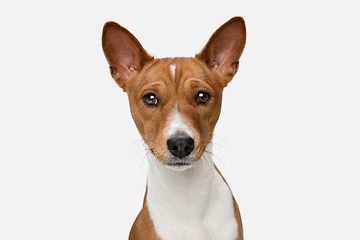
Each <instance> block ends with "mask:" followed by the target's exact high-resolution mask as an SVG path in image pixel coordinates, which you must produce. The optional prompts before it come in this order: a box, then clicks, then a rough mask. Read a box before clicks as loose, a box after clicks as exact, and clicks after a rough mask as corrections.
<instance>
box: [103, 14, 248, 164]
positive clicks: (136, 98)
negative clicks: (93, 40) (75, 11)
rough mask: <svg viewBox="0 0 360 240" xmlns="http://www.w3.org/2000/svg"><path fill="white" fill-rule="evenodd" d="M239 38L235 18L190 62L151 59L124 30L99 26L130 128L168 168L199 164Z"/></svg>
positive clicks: (241, 27) (242, 34)
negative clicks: (125, 97) (126, 104)
mask: <svg viewBox="0 0 360 240" xmlns="http://www.w3.org/2000/svg"><path fill="white" fill-rule="evenodd" d="M245 40H246V28H245V23H244V20H243V19H242V18H241V17H235V18H232V19H230V20H229V21H228V22H226V23H225V24H224V25H222V26H221V27H220V28H219V29H218V30H217V31H216V32H215V33H214V34H213V35H212V36H211V37H210V39H209V41H208V42H207V44H206V45H205V47H204V48H203V49H202V51H201V52H200V53H198V54H197V55H196V56H195V57H194V58H163V59H154V57H152V56H150V55H149V54H148V53H147V52H146V51H145V49H144V48H143V47H142V46H141V44H140V42H139V41H138V40H137V39H136V38H135V37H134V36H133V35H132V34H131V33H130V32H129V31H127V30H126V29H125V28H123V27H121V26H120V25H118V24H117V23H115V22H108V23H106V24H105V26H104V29H103V35H102V46H103V51H104V54H105V57H106V59H107V61H108V63H109V66H110V73H111V76H112V77H113V78H114V80H115V82H116V83H117V84H118V85H119V86H120V87H121V88H122V89H123V90H124V91H125V92H126V93H127V94H128V98H129V103H130V109H131V114H132V117H133V119H134V122H135V124H136V127H137V129H138V131H139V133H140V135H141V136H142V138H143V139H144V141H145V143H146V144H147V146H148V148H149V150H150V151H151V152H152V154H153V155H154V156H155V157H156V158H157V160H158V161H160V162H161V163H163V164H166V165H168V166H171V167H173V168H185V167H191V165H192V164H193V163H195V162H197V161H199V159H200V158H201V156H202V155H203V153H204V151H205V150H206V147H207V145H208V144H209V143H210V141H211V139H212V135H213V132H214V128H215V125H216V122H217V120H218V118H219V115H220V110H221V101H222V92H223V89H224V87H226V86H227V84H228V83H229V82H230V81H231V80H232V78H233V77H234V75H235V73H236V72H237V70H238V67H239V58H240V56H241V54H242V52H243V49H244V46H245ZM184 166H185V167H184Z"/></svg>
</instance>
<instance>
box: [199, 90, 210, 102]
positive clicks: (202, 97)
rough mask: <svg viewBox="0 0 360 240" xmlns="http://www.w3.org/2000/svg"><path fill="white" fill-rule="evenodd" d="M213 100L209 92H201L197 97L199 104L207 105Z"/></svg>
mask: <svg viewBox="0 0 360 240" xmlns="http://www.w3.org/2000/svg"><path fill="white" fill-rule="evenodd" d="M210 99H211V95H210V94H208V93H207V92H202V91H201V92H199V93H198V95H197V97H196V101H197V102H198V103H207V102H209V101H210Z"/></svg>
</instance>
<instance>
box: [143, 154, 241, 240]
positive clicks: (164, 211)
mask: <svg viewBox="0 0 360 240" xmlns="http://www.w3.org/2000/svg"><path fill="white" fill-rule="evenodd" d="M154 158H155V157H154V156H151V157H150V159H149V172H148V194H147V206H148V209H149V212H150V217H151V219H152V221H153V223H154V226H155V229H156V232H157V234H158V235H159V236H160V237H161V239H162V240H194V239H196V240H235V239H236V238H237V234H238V228H237V222H236V219H235V215H234V207H233V199H232V195H231V192H230V189H229V187H228V186H227V185H226V183H225V182H224V181H223V179H222V178H221V176H220V175H219V174H218V172H217V171H216V170H215V168H214V165H213V162H212V161H211V160H210V158H209V157H208V156H207V157H206V158H205V157H203V158H202V159H201V160H200V161H199V162H198V163H196V164H194V166H193V167H192V168H190V169H186V170H184V171H174V170H172V169H169V168H168V167H166V166H164V165H163V164H161V163H159V162H158V161H157V160H156V159H154Z"/></svg>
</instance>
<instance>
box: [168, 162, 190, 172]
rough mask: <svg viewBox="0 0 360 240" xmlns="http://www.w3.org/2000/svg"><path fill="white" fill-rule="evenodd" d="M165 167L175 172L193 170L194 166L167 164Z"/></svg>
mask: <svg viewBox="0 0 360 240" xmlns="http://www.w3.org/2000/svg"><path fill="white" fill-rule="evenodd" d="M165 167H166V168H167V169H171V170H173V171H179V172H180V171H185V170H187V169H190V168H192V164H188V165H173V164H165Z"/></svg>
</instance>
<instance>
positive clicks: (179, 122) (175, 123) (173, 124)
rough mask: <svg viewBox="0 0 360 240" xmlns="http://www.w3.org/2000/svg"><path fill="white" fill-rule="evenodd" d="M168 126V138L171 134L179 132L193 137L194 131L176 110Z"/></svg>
mask: <svg viewBox="0 0 360 240" xmlns="http://www.w3.org/2000/svg"><path fill="white" fill-rule="evenodd" d="M169 120H170V121H169V123H168V127H167V135H168V138H170V137H171V136H174V135H176V134H178V133H180V132H181V133H184V134H187V135H188V136H189V137H193V134H192V132H191V131H190V129H189V127H188V125H187V124H186V123H185V121H184V119H183V117H182V116H181V114H180V113H178V112H177V111H175V112H174V113H173V114H172V115H171V118H170V119H169Z"/></svg>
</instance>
